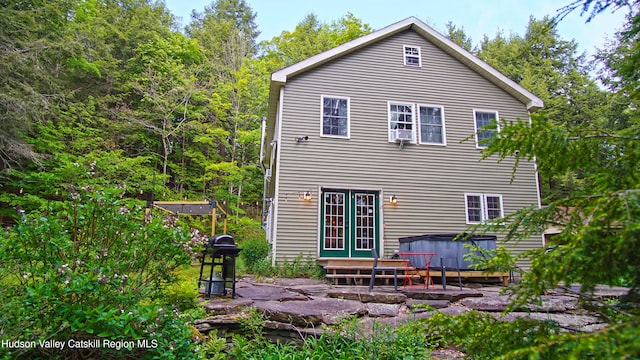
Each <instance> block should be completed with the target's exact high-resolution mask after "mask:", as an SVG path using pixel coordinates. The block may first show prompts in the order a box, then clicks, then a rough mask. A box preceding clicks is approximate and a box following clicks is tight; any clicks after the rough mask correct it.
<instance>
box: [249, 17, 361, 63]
mask: <svg viewBox="0 0 640 360" xmlns="http://www.w3.org/2000/svg"><path fill="white" fill-rule="evenodd" d="M370 32H371V27H370V26H369V25H368V24H364V23H363V22H362V21H361V20H359V19H358V18H356V17H355V16H354V15H353V14H351V13H347V14H346V15H345V16H343V17H342V18H340V19H339V20H337V21H333V22H331V23H329V24H327V23H322V22H321V21H320V19H318V16H317V15H315V14H309V15H307V16H306V17H305V18H304V19H303V20H302V21H301V22H300V23H298V25H297V26H296V28H295V30H294V31H293V32H290V31H283V32H282V33H281V34H280V35H278V36H275V37H274V38H273V39H271V40H269V41H265V42H264V43H263V44H261V45H262V48H263V51H264V54H263V56H264V57H266V58H269V59H272V61H274V63H276V64H279V65H280V67H284V66H288V65H291V64H294V63H296V62H298V61H302V60H304V59H306V58H309V57H311V56H313V55H316V54H318V53H321V52H323V51H326V50H329V49H331V48H334V47H336V46H338V45H341V44H344V43H346V42H347V41H350V40H353V39H356V38H358V37H360V36H362V35H366V34H368V33H370Z"/></svg>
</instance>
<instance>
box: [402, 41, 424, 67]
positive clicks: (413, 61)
mask: <svg viewBox="0 0 640 360" xmlns="http://www.w3.org/2000/svg"><path fill="white" fill-rule="evenodd" d="M404 64H405V65H407V66H418V67H420V66H422V60H421V57H420V47H419V46H407V45H405V46H404Z"/></svg>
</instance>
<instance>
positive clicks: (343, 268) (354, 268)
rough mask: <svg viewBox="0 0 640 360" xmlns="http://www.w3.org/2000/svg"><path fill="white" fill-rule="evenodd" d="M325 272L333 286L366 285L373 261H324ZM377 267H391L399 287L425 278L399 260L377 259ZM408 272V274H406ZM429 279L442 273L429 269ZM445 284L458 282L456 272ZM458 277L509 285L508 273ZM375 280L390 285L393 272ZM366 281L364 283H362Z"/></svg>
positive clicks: (464, 272)
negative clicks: (409, 281) (496, 281)
mask: <svg viewBox="0 0 640 360" xmlns="http://www.w3.org/2000/svg"><path fill="white" fill-rule="evenodd" d="M321 265H322V266H323V267H324V269H325V271H326V275H325V276H326V277H327V279H330V280H331V281H333V283H334V284H335V285H338V284H339V282H340V280H343V281H344V282H345V283H346V284H347V285H363V284H364V285H368V284H369V279H370V278H371V268H372V267H373V259H337V260H326V261H325V262H324V263H323V264H321ZM378 266H379V267H387V268H388V267H393V268H396V271H397V272H398V286H401V285H402V284H403V282H404V279H405V278H407V277H411V279H412V280H413V279H424V278H425V277H426V274H425V271H423V270H416V269H415V268H412V267H410V268H407V267H406V266H405V261H404V260H401V259H379V260H378ZM407 272H408V274H407ZM429 275H430V276H431V278H434V277H435V278H440V277H441V276H442V272H441V271H440V269H431V271H430V274H429ZM445 276H446V277H447V283H452V282H453V281H455V282H456V283H457V281H458V272H457V271H446V273H445ZM460 277H461V278H462V279H463V280H465V279H478V280H482V279H486V280H489V279H496V278H499V279H500V280H501V281H502V283H503V284H504V285H505V286H506V285H508V284H509V273H506V272H483V271H475V270H474V271H472V270H462V271H460ZM376 279H382V281H384V284H385V285H389V284H392V283H393V282H392V281H391V280H393V271H392V270H388V271H379V272H378V273H377V274H376ZM363 280H366V281H363Z"/></svg>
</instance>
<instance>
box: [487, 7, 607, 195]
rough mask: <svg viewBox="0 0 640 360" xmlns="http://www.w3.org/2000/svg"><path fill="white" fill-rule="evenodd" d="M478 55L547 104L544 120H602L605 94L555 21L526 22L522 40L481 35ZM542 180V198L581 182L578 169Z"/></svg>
mask: <svg viewBox="0 0 640 360" xmlns="http://www.w3.org/2000/svg"><path fill="white" fill-rule="evenodd" d="M478 56H479V57H480V58H481V59H483V60H484V61H486V62H487V63H488V64H489V65H491V66H493V67H495V68H496V69H498V70H499V71H501V72H502V73H503V74H505V75H506V76H507V77H509V78H510V79H512V80H514V81H515V82H517V83H519V84H520V85H522V86H523V87H524V88H526V89H527V90H529V91H531V92H532V93H534V94H536V95H538V96H539V97H540V98H541V99H542V100H543V101H544V103H545V109H544V111H545V113H546V114H547V117H545V118H546V119H548V121H552V122H554V124H557V125H560V126H564V127H573V126H578V125H583V124H594V123H602V122H603V121H604V119H603V114H605V113H606V108H607V106H608V105H607V104H608V100H607V98H608V95H607V93H606V92H605V91H603V90H602V89H600V88H599V87H598V85H597V84H596V82H595V81H594V80H593V79H591V78H590V76H589V72H590V71H591V68H590V67H589V65H588V64H587V62H586V59H585V55H584V54H580V55H579V54H578V53H577V44H576V42H575V41H574V40H571V41H567V40H562V39H561V38H560V37H559V35H558V32H557V20H555V19H554V18H551V17H549V16H547V17H544V18H543V19H542V20H535V19H534V18H530V20H529V24H528V25H527V29H526V32H525V35H524V36H519V35H511V36H509V37H504V36H503V35H502V34H497V35H496V36H495V38H493V39H491V38H489V37H487V36H485V38H484V39H483V41H482V42H481V44H480V49H479V51H478ZM539 160H540V162H544V161H545V160H546V159H544V158H539ZM540 176H541V180H542V181H541V185H542V194H543V197H544V198H551V199H552V198H556V197H559V196H563V195H566V194H568V193H570V192H571V191H573V190H575V189H576V188H577V187H580V186H581V185H582V183H583V182H584V176H583V171H581V170H580V169H574V170H571V171H568V172H566V173H561V172H553V173H544V172H542V171H541V172H540Z"/></svg>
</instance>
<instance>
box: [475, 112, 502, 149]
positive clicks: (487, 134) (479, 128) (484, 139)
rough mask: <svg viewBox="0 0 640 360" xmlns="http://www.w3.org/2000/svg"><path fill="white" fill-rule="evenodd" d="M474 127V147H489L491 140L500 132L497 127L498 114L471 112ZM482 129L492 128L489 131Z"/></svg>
mask: <svg viewBox="0 0 640 360" xmlns="http://www.w3.org/2000/svg"><path fill="white" fill-rule="evenodd" d="M473 118H474V125H475V131H476V147H478V148H485V147H487V146H489V142H490V141H491V138H492V137H494V136H495V134H496V133H497V132H498V131H500V128H499V126H498V119H499V117H498V112H497V111H485V110H473ZM483 127H493V128H491V129H489V128H484V129H483Z"/></svg>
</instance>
